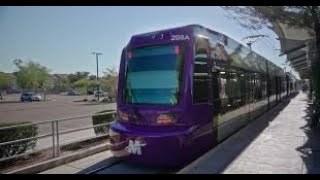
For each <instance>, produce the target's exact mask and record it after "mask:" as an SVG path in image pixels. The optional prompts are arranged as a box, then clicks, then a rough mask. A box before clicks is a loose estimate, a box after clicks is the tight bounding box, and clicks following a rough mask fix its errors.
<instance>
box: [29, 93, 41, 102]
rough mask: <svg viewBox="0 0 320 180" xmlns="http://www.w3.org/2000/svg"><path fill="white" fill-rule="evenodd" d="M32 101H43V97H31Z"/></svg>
mask: <svg viewBox="0 0 320 180" xmlns="http://www.w3.org/2000/svg"><path fill="white" fill-rule="evenodd" d="M31 99H32V101H41V100H42V97H41V95H40V94H33V95H32V96H31Z"/></svg>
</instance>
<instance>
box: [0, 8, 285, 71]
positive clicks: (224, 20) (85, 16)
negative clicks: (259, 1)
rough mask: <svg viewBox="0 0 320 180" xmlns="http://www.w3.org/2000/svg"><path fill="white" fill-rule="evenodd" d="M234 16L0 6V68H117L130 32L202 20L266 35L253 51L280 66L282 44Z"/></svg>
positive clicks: (236, 33) (229, 31)
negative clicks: (24, 64) (22, 64)
mask: <svg viewBox="0 0 320 180" xmlns="http://www.w3.org/2000/svg"><path fill="white" fill-rule="evenodd" d="M233 16H234V14H232V13H230V12H229V13H228V12H226V11H224V10H223V9H222V8H221V7H218V6H204V7H201V6H196V7H192V6H175V7H168V6H163V7H157V6H150V7H148V6H141V7H139V6H135V7H126V6H118V7H117V6H114V7H112V6H104V7H100V6H99V7H95V6H88V7H86V6H67V7H60V6H57V7H52V6H51V7H45V6H36V7H32V6H28V7H23V6H22V7H3V6H2V7H0V71H3V72H13V71H15V70H16V68H15V66H14V65H13V63H12V61H13V60H14V59H21V60H23V61H29V60H32V61H36V62H38V63H40V64H42V65H44V66H46V67H48V68H49V69H50V71H51V73H74V72H76V71H88V72H90V73H91V74H96V59H95V56H94V55H92V54H91V53H92V52H93V51H98V52H101V53H103V54H102V55H101V56H99V76H101V75H102V74H103V72H104V71H105V70H106V68H107V67H108V68H111V67H115V68H118V67H119V63H120V56H121V51H122V48H123V47H124V46H125V45H126V44H127V43H128V41H129V40H130V37H131V36H132V35H134V34H140V33H146V32H150V31H156V30H161V29H167V28H172V27H178V26H184V25H187V24H200V25H203V26H205V27H207V28H210V29H212V30H215V31H217V32H220V33H223V34H225V35H227V36H229V37H231V38H233V39H235V40H236V41H238V42H239V43H242V44H243V45H245V41H243V40H242V38H244V37H246V36H249V35H256V34H264V35H268V36H269V38H263V39H260V40H259V41H257V42H256V43H254V44H253V45H252V49H253V50H254V51H255V52H257V53H259V54H260V55H262V56H264V57H265V58H267V59H269V60H270V61H272V62H274V63H275V64H277V65H279V66H281V67H283V66H282V64H283V63H284V62H285V59H286V56H281V57H279V54H280V51H279V50H275V49H280V42H279V41H278V40H276V38H277V35H276V34H275V33H274V32H273V31H271V30H269V29H262V30H259V31H250V30H247V29H245V28H243V27H241V26H240V25H239V22H238V21H239V19H238V20H235V19H233V18H232V17H233Z"/></svg>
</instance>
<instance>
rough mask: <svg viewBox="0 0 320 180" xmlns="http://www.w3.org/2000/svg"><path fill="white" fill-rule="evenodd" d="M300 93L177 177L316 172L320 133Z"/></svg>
mask: <svg viewBox="0 0 320 180" xmlns="http://www.w3.org/2000/svg"><path fill="white" fill-rule="evenodd" d="M307 113H308V103H307V96H306V94H303V93H302V92H301V93H299V94H298V95H297V96H296V97H295V98H293V99H291V100H284V101H283V102H282V103H281V104H279V105H278V106H276V107H275V108H273V109H272V110H270V111H269V112H267V113H266V114H264V115H262V116H261V117H260V118H258V119H256V120H255V121H253V122H252V123H251V124H249V125H248V126H246V127H245V128H243V129H242V130H240V131H239V132H238V133H236V134H235V135H233V136H232V137H231V138H229V139H227V140H226V141H224V142H223V143H222V144H220V145H219V146H218V147H216V148H214V149H213V150H211V151H209V152H208V153H206V154H205V155H204V156H203V157H200V158H199V159H197V160H196V161H194V162H193V163H192V164H190V165H189V166H187V167H185V168H184V169H182V170H181V171H180V172H178V173H180V174H214V173H223V174H307V173H320V153H319V152H320V133H319V129H316V130H311V129H310V128H309V122H308V115H307Z"/></svg>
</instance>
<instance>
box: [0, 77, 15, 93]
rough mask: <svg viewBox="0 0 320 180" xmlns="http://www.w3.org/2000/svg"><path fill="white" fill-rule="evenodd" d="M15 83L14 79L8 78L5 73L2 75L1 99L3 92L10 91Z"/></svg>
mask: <svg viewBox="0 0 320 180" xmlns="http://www.w3.org/2000/svg"><path fill="white" fill-rule="evenodd" d="M12 83H13V79H12V78H11V77H9V76H6V75H5V74H4V73H0V99H3V93H2V91H3V90H5V89H8V88H9V87H10V86H11V85H12Z"/></svg>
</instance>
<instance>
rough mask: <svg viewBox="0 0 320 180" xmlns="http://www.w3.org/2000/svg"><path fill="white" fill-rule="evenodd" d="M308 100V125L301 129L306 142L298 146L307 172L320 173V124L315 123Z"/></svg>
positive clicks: (306, 117) (306, 119) (306, 118)
mask: <svg viewBox="0 0 320 180" xmlns="http://www.w3.org/2000/svg"><path fill="white" fill-rule="evenodd" d="M305 101H308V106H307V108H306V110H305V112H306V116H304V117H303V118H304V120H305V121H306V123H307V124H306V125H305V126H302V127H301V128H300V129H302V130H303V131H304V133H305V134H306V138H307V139H306V142H305V144H304V145H303V146H301V147H299V148H297V150H298V151H299V152H300V153H301V158H302V160H303V162H304V165H305V168H306V169H305V171H306V172H305V173H307V174H320V124H319V123H318V124H314V119H313V118H314V116H313V107H312V104H311V103H310V101H309V100H305Z"/></svg>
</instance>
